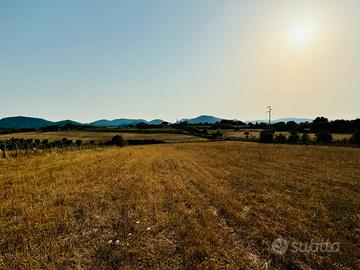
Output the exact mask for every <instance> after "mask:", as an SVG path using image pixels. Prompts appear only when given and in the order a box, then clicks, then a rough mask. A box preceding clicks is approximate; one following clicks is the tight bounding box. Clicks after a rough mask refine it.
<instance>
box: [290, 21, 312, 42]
mask: <svg viewBox="0 0 360 270" xmlns="http://www.w3.org/2000/svg"><path fill="white" fill-rule="evenodd" d="M312 32H313V31H312V29H311V27H310V26H309V25H306V24H299V25H297V26H296V27H295V28H294V29H293V32H292V37H293V39H294V42H295V43H296V44H297V45H302V44H304V43H306V42H308V41H309V39H310V38H311V37H312Z"/></svg>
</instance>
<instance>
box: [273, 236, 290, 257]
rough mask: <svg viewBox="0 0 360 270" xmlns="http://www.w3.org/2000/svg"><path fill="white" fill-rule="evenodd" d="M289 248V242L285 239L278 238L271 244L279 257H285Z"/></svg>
mask: <svg viewBox="0 0 360 270" xmlns="http://www.w3.org/2000/svg"><path fill="white" fill-rule="evenodd" d="M288 247H289V246H288V243H287V241H286V240H285V239H283V238H277V239H275V240H274V241H273V242H272V244H271V249H272V251H273V252H274V253H276V254H279V255H284V254H285V253H286V251H287V249H288Z"/></svg>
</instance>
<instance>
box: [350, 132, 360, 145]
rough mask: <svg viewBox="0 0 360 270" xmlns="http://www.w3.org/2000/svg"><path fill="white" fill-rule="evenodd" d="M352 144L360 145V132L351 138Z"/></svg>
mask: <svg viewBox="0 0 360 270" xmlns="http://www.w3.org/2000/svg"><path fill="white" fill-rule="evenodd" d="M350 142H351V143H352V144H357V145H360V130H356V131H355V132H354V133H353V135H352V136H351V139H350Z"/></svg>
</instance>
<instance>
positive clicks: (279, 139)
mask: <svg viewBox="0 0 360 270" xmlns="http://www.w3.org/2000/svg"><path fill="white" fill-rule="evenodd" d="M274 142H275V143H286V142H287V139H286V136H285V135H283V134H281V133H280V134H278V135H276V136H275V138H274Z"/></svg>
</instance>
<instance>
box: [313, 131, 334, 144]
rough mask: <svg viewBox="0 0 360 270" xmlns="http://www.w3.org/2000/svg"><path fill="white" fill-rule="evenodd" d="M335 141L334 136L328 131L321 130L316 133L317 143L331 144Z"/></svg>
mask: <svg viewBox="0 0 360 270" xmlns="http://www.w3.org/2000/svg"><path fill="white" fill-rule="evenodd" d="M332 140H333V138H332V135H331V133H330V132H329V131H327V130H320V131H319V132H318V133H316V142H317V143H331V142H332Z"/></svg>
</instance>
